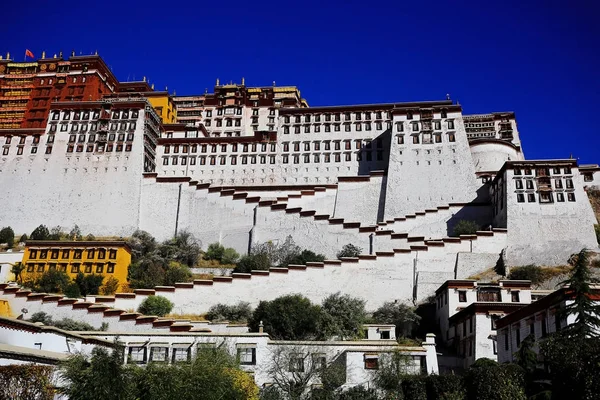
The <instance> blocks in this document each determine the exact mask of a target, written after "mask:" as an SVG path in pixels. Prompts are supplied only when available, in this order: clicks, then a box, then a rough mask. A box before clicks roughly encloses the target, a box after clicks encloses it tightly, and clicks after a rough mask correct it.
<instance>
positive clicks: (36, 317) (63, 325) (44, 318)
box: [29, 311, 98, 331]
mask: <svg viewBox="0 0 600 400" xmlns="http://www.w3.org/2000/svg"><path fill="white" fill-rule="evenodd" d="M29 321H30V322H41V323H42V324H44V325H48V326H55V327H57V328H59V329H63V330H65V331H97V330H98V329H96V328H94V327H93V326H92V325H90V324H88V323H86V322H82V321H75V320H73V319H71V318H63V319H60V320H57V321H54V320H53V319H52V316H50V315H48V314H46V313H45V312H43V311H39V312H36V313H33V314H32V315H31V318H30V319H29Z"/></svg>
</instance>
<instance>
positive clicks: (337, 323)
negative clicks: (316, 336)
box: [319, 292, 367, 340]
mask: <svg viewBox="0 0 600 400" xmlns="http://www.w3.org/2000/svg"><path fill="white" fill-rule="evenodd" d="M366 320H367V312H366V311H365V301H364V300H362V299H360V298H357V297H352V296H349V295H347V294H345V295H342V294H340V293H339V292H338V293H335V294H332V295H330V296H328V297H327V298H326V299H325V300H323V304H322V306H321V317H320V321H319V325H320V327H319V332H320V338H321V339H324V340H328V339H330V338H331V337H333V336H338V337H340V338H341V339H348V338H359V337H360V336H361V334H362V325H363V324H364V323H365V322H366Z"/></svg>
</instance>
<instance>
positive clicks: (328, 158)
mask: <svg viewBox="0 0 600 400" xmlns="http://www.w3.org/2000/svg"><path fill="white" fill-rule="evenodd" d="M354 154H355V158H354V159H355V161H363V152H360V151H358V152H355V153H354ZM301 157H302V162H303V163H304V164H310V163H311V162H313V163H315V164H317V163H321V162H324V163H329V162H332V160H333V162H341V161H342V158H343V159H344V161H352V153H351V152H347V153H333V154H330V153H323V154H312V155H311V154H292V155H288V154H283V155H282V156H281V162H282V163H283V164H289V163H290V159H291V161H292V163H293V164H300V159H301ZM239 158H240V163H241V164H242V165H245V164H257V163H259V164H267V159H268V163H269V164H275V155H249V156H246V155H242V156H239ZM196 159H198V160H199V161H198V163H199V164H200V165H206V162H207V156H199V157H195V156H191V157H186V156H179V157H178V156H173V157H163V165H187V164H188V163H189V165H196ZM217 159H218V164H219V165H228V164H227V156H208V165H217ZM311 159H312V161H311ZM169 160H170V161H169ZM375 160H376V161H383V151H382V150H378V151H376V153H375ZM364 161H373V152H371V151H365V152H364ZM237 164H238V156H237V155H232V156H229V165H237Z"/></svg>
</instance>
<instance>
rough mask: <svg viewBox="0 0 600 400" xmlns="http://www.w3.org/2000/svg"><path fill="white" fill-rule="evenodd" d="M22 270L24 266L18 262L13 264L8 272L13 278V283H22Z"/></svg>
mask: <svg viewBox="0 0 600 400" xmlns="http://www.w3.org/2000/svg"><path fill="white" fill-rule="evenodd" d="M24 269H25V265H24V264H23V263H22V262H20V261H19V262H16V263H14V264H13V265H12V267H11V268H10V272H11V273H12V274H13V275H14V276H15V281H17V282H18V283H22V281H23V278H22V276H21V274H22V273H23V270H24Z"/></svg>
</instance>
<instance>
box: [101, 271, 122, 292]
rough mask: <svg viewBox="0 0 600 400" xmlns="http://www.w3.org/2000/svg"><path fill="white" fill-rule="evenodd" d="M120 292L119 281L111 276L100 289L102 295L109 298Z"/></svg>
mask: <svg viewBox="0 0 600 400" xmlns="http://www.w3.org/2000/svg"><path fill="white" fill-rule="evenodd" d="M118 290H119V280H118V279H117V278H115V277H114V276H111V277H110V278H108V279H107V280H106V282H105V283H104V285H102V287H100V294H102V295H104V296H109V295H113V294H115V293H117V291H118Z"/></svg>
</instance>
